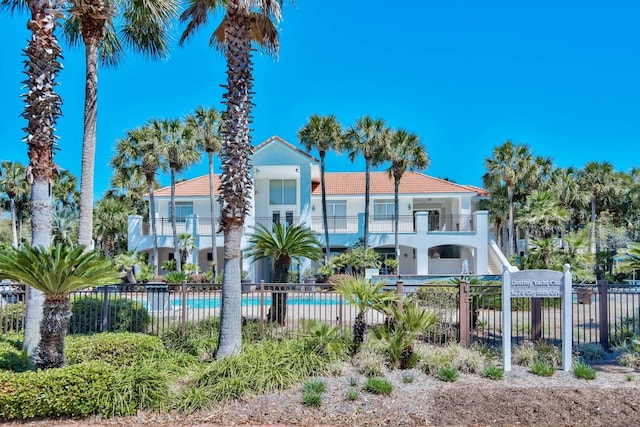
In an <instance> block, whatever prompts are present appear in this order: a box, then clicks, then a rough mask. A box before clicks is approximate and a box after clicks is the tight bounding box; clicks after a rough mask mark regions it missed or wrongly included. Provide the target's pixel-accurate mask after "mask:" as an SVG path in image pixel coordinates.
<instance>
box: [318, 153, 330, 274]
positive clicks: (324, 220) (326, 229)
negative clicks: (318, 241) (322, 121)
mask: <svg viewBox="0 0 640 427" xmlns="http://www.w3.org/2000/svg"><path fill="white" fill-rule="evenodd" d="M325 156H326V152H325V151H324V150H321V151H320V186H321V188H322V226H323V227H324V247H325V253H324V258H325V261H329V259H330V258H331V246H330V245H329V218H327V184H326V182H325V181H324V158H325Z"/></svg>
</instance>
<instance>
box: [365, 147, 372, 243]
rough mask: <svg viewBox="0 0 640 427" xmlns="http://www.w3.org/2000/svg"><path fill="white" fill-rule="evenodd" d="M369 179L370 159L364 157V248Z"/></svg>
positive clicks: (367, 227) (367, 222)
mask: <svg viewBox="0 0 640 427" xmlns="http://www.w3.org/2000/svg"><path fill="white" fill-rule="evenodd" d="M370 181H371V160H369V159H365V175H364V248H365V249H367V248H368V247H369V185H370Z"/></svg>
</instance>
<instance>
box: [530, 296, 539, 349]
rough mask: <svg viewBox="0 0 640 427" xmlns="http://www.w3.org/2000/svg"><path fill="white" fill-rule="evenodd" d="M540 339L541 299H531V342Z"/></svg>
mask: <svg viewBox="0 0 640 427" xmlns="http://www.w3.org/2000/svg"><path fill="white" fill-rule="evenodd" d="M541 339H542V298H531V340H532V341H533V342H536V341H540V340H541Z"/></svg>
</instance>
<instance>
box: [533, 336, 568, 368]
mask: <svg viewBox="0 0 640 427" xmlns="http://www.w3.org/2000/svg"><path fill="white" fill-rule="evenodd" d="M535 349H536V351H537V352H538V360H540V361H542V362H544V363H550V364H552V365H553V366H556V367H557V366H560V364H561V363H562V353H560V349H559V348H558V347H556V346H555V345H553V344H551V343H548V342H545V341H540V342H537V343H536V344H535Z"/></svg>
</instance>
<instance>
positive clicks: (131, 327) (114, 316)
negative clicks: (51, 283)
mask: <svg viewBox="0 0 640 427" xmlns="http://www.w3.org/2000/svg"><path fill="white" fill-rule="evenodd" d="M103 303H105V301H104V300H103V297H102V296H101V295H99V296H81V297H77V298H73V299H72V300H71V314H72V316H71V320H70V322H69V333H70V334H92V333H96V332H122V331H128V332H146V331H147V325H148V324H149V322H150V317H149V313H148V312H147V309H146V308H145V307H144V305H143V304H142V303H140V302H138V301H133V300H130V299H128V298H121V297H118V296H114V295H110V296H109V297H108V300H107V301H106V304H107V306H108V307H107V310H108V324H107V330H105V331H103V330H102V329H103V328H102V322H103V318H102V307H103Z"/></svg>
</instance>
